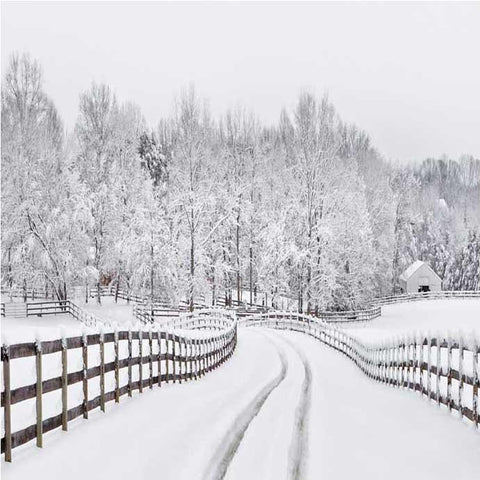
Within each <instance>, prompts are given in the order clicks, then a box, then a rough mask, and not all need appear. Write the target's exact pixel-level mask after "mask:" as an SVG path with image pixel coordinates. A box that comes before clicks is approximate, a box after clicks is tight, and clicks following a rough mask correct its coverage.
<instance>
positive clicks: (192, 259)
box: [189, 232, 195, 312]
mask: <svg viewBox="0 0 480 480" xmlns="http://www.w3.org/2000/svg"><path fill="white" fill-rule="evenodd" d="M190 241H191V244H190V291H189V297H190V298H189V301H190V311H191V312H193V307H194V302H193V294H194V285H193V284H194V276H195V237H194V235H193V232H192V234H191V235H190Z"/></svg>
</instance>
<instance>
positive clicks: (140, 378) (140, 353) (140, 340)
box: [138, 328, 143, 393]
mask: <svg viewBox="0 0 480 480" xmlns="http://www.w3.org/2000/svg"><path fill="white" fill-rule="evenodd" d="M138 357H139V360H138V363H139V365H138V391H139V393H143V330H142V328H140V329H139V330H138Z"/></svg>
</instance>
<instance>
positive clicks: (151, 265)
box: [150, 238, 155, 304]
mask: <svg viewBox="0 0 480 480" xmlns="http://www.w3.org/2000/svg"><path fill="white" fill-rule="evenodd" d="M151 240H152V242H151V243H150V301H151V302H152V304H153V290H154V288H153V280H154V273H155V272H154V267H153V238H152V239H151Z"/></svg>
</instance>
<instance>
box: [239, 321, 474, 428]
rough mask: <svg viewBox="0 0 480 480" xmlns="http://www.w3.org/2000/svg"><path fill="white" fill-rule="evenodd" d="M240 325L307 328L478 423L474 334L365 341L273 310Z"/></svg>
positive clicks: (362, 364)
mask: <svg viewBox="0 0 480 480" xmlns="http://www.w3.org/2000/svg"><path fill="white" fill-rule="evenodd" d="M239 325H244V326H247V327H252V326H261V327H267V328H275V329H280V330H292V331H297V332H303V333H306V334H307V335H311V336H312V337H314V338H316V339H318V340H320V341H321V342H322V343H325V344H326V345H328V346H330V347H333V348H334V349H336V350H338V351H339V352H341V353H343V354H344V355H346V356H347V357H348V358H350V359H351V360H352V361H353V362H354V363H355V364H356V365H357V366H358V367H359V368H360V369H361V370H362V371H363V372H364V373H365V374H366V375H367V376H368V377H370V378H372V379H374V380H377V381H379V382H382V383H385V384H388V385H392V386H396V387H401V388H406V389H409V390H413V391H414V392H419V393H420V394H421V395H422V396H425V397H426V398H428V399H430V400H432V401H434V402H436V403H437V404H438V405H444V406H446V407H447V408H448V410H449V411H450V412H451V411H455V412H457V413H458V415H459V416H460V418H462V419H463V418H466V419H468V420H469V421H471V422H472V423H473V425H474V426H475V428H476V429H478V424H479V414H480V407H479V402H478V391H479V388H480V380H479V378H480V366H479V356H480V348H479V345H478V341H477V340H476V339H470V341H469V342H465V341H464V340H463V339H462V338H457V339H452V338H449V337H445V336H441V335H440V336H437V337H431V336H428V335H425V336H405V337H404V338H403V339H400V340H397V341H389V342H382V343H377V344H367V343H364V342H361V341H360V340H358V339H357V338H355V337H353V336H351V335H349V334H347V333H346V332H345V331H344V330H342V329H339V328H337V327H336V326H334V325H331V324H328V323H326V322H324V321H321V320H319V319H317V318H315V317H310V316H307V315H302V314H298V313H279V312H276V313H269V314H263V315H254V316H251V317H247V318H244V319H242V320H239Z"/></svg>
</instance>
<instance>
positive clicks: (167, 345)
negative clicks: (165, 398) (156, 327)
mask: <svg viewBox="0 0 480 480" xmlns="http://www.w3.org/2000/svg"><path fill="white" fill-rule="evenodd" d="M169 340H170V334H169V333H168V331H167V332H165V378H166V381H167V383H168V382H169V378H168V376H169V370H170V368H169V364H168V362H169V360H168V355H169V350H170V349H169V343H170V342H169Z"/></svg>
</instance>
